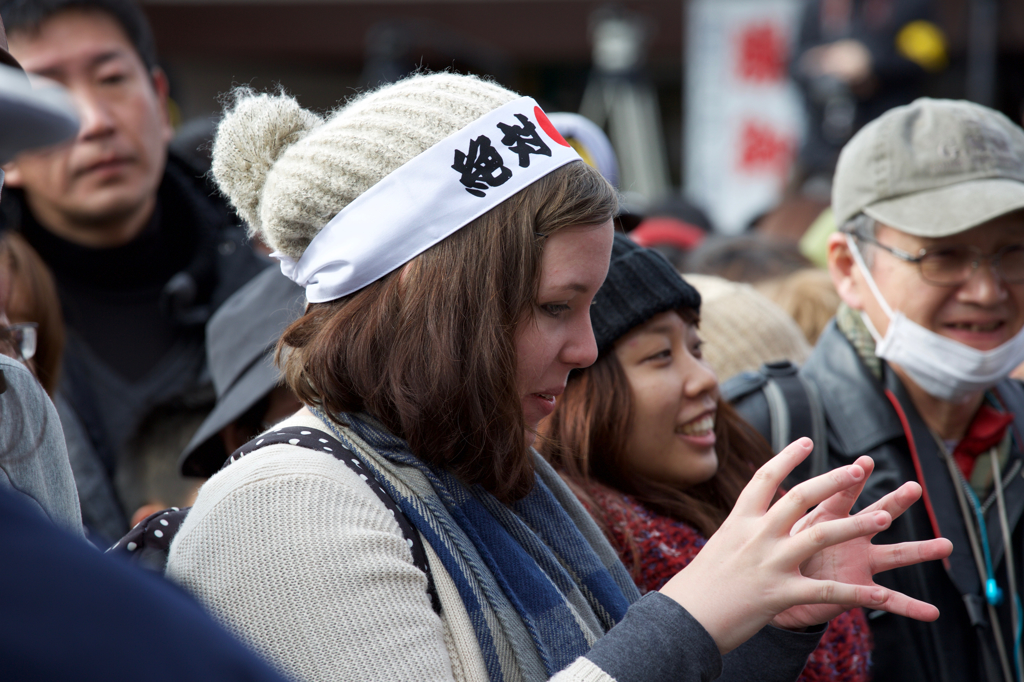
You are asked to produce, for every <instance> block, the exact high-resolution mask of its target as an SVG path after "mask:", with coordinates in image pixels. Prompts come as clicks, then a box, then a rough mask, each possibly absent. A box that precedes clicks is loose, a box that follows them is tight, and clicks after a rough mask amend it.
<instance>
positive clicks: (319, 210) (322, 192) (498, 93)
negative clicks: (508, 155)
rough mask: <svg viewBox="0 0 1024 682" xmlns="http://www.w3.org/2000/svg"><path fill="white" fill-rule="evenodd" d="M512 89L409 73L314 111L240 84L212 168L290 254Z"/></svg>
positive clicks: (267, 238)
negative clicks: (327, 110) (325, 112)
mask: <svg viewBox="0 0 1024 682" xmlns="http://www.w3.org/2000/svg"><path fill="white" fill-rule="evenodd" d="M518 97H519V95H517V94H516V93H514V92H512V91H510V90H506V89H505V88H503V87H501V86H499V85H496V84H494V83H491V82H488V81H484V80H481V79H480V78H477V77H475V76H462V75H456V74H451V73H436V74H430V75H415V76H411V77H409V78H406V79H404V80H401V81H398V82H396V83H391V84H388V85H384V86H382V87H381V88H379V89H377V90H374V91H371V92H369V93H366V94H364V95H361V96H359V97H357V98H355V99H353V100H351V101H350V102H348V103H347V104H345V105H344V106H342V107H341V108H339V109H337V110H336V111H335V112H333V113H332V114H331V115H330V116H328V117H327V118H326V119H323V118H321V117H319V116H317V115H316V114H314V113H312V112H310V111H306V110H305V109H303V108H302V107H300V106H299V104H298V102H296V101H295V99H294V98H293V97H290V96H288V95H285V94H278V95H269V94H257V93H255V92H253V91H251V90H248V89H244V88H242V89H239V90H237V91H236V92H235V102H234V105H233V106H232V107H231V108H230V109H229V110H228V111H227V113H226V114H225V116H224V119H223V120H222V121H221V123H220V125H219V126H218V128H217V136H216V138H215V140H214V146H213V168H212V170H213V176H214V179H215V180H216V181H217V184H218V185H219V187H220V189H221V191H223V192H224V194H225V195H227V197H228V198H229V199H230V201H231V204H232V206H234V207H235V210H236V211H238V214H239V215H240V216H241V217H242V218H243V219H244V220H245V221H246V222H247V223H248V224H249V226H250V230H251V231H252V232H254V233H257V234H258V235H259V236H260V238H261V239H262V240H263V241H264V242H265V243H266V244H267V245H268V246H270V247H271V248H273V249H274V250H276V251H280V252H282V253H284V254H286V255H287V256H290V257H292V258H295V259H298V258H300V257H301V256H302V253H303V251H305V249H306V247H307V246H308V245H309V243H310V242H311V241H312V240H313V237H315V236H316V235H317V233H318V232H319V231H320V230H321V229H322V228H323V226H324V225H326V224H327V223H328V222H329V221H330V220H331V218H333V217H334V216H335V215H336V214H337V213H338V212H340V211H341V210H342V209H343V208H345V207H346V206H348V205H349V204H350V203H352V201H354V200H355V199H356V197H358V196H359V195H361V194H363V193H364V192H365V191H366V190H368V189H370V188H371V187H373V186H374V185H376V184H377V183H378V182H380V181H381V180H383V179H384V178H385V177H386V176H387V175H389V174H390V173H391V172H393V171H395V170H397V169H398V168H399V167H400V166H402V165H404V164H405V163H406V162H408V161H410V160H412V159H413V158H415V157H416V156H419V155H420V154H421V153H423V152H425V151H426V150H428V149H430V148H431V147H432V146H434V145H435V144H437V143H438V142H440V141H441V140H444V139H445V138H447V137H448V136H449V135H452V134H454V133H456V132H458V131H459V130H461V129H462V128H465V127H466V126H467V125H469V124H470V123H472V122H473V121H475V120H477V119H478V118H480V117H482V116H484V115H486V114H488V113H490V112H491V111H493V110H495V109H497V108H498V107H500V106H502V105H504V104H507V103H508V102H511V101H512V100H515V99H517V98H518ZM367 228H368V229H369V228H372V225H368V226H367Z"/></svg>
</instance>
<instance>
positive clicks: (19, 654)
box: [0, 490, 283, 682]
mask: <svg viewBox="0 0 1024 682" xmlns="http://www.w3.org/2000/svg"><path fill="white" fill-rule="evenodd" d="M0 557H2V558H0V586H2V587H0V590H2V592H0V669H2V670H3V674H2V675H0V677H3V679H10V680H24V681H32V680H40V681H42V680H60V679H77V680H104V681H106V682H119V681H121V680H124V681H128V680H133V681H134V680H140V679H144V680H147V681H151V682H165V681H166V682H171V681H174V682H180V681H181V680H190V681H192V682H206V681H209V682H213V681H214V680H217V681H219V682H235V681H237V682H242V681H247V682H283V678H281V677H280V676H279V675H277V674H276V673H275V672H274V671H273V670H271V669H270V668H269V667H268V666H267V665H266V664H265V663H263V662H262V661H261V660H259V659H258V658H257V657H256V656H255V655H254V654H253V653H251V652H250V651H249V650H248V649H246V648H245V647H243V646H242V645H241V644H240V643H239V642H238V641H237V640H235V639H234V638H233V637H232V636H231V635H229V634H228V633H227V632H226V631H224V630H223V629H221V628H220V627H219V626H218V625H217V624H216V623H214V622H213V620H212V619H211V618H210V617H209V616H208V615H207V614H206V613H205V612H204V611H203V610H202V609H201V608H200V607H199V606H198V605H197V604H196V603H195V602H194V601H193V600H192V599H191V598H190V597H188V596H187V595H185V594H184V593H183V592H181V591H180V590H179V589H178V588H177V587H175V586H173V585H172V584H170V583H168V582H167V581H165V580H163V579H162V578H160V577H158V576H155V575H148V574H146V573H145V572H144V571H142V570H140V569H137V568H135V567H134V566H130V565H128V564H127V563H126V562H124V561H121V560H118V559H115V558H112V557H108V556H104V555H102V554H100V553H99V552H97V551H96V550H95V549H94V548H93V547H92V546H91V545H89V544H88V543H86V542H85V541H84V540H82V539H80V538H75V537H73V536H72V535H70V534H67V533H64V532H63V531H60V530H58V529H56V528H54V527H53V525H52V524H50V523H48V522H47V521H46V520H45V519H44V518H43V517H42V516H41V515H40V514H38V513H37V512H35V511H34V510H33V509H31V508H29V507H27V506H26V504H25V503H24V502H23V501H22V500H19V499H16V498H15V497H14V496H13V495H12V494H11V493H10V492H8V491H6V490H0Z"/></svg>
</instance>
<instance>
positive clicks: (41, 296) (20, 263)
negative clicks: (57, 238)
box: [0, 232, 65, 398]
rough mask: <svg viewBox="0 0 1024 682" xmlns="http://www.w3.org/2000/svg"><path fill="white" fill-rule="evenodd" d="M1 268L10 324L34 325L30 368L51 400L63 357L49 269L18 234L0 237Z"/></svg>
mask: <svg viewBox="0 0 1024 682" xmlns="http://www.w3.org/2000/svg"><path fill="white" fill-rule="evenodd" d="M0 259H2V260H3V263H2V265H0V267H5V268H7V271H8V273H9V285H10V291H9V295H8V299H7V301H6V306H7V311H6V312H7V317H8V318H9V319H10V320H11V322H35V323H37V324H38V325H39V329H38V332H37V334H36V354H35V357H33V358H32V359H31V360H30V361H29V363H28V364H29V366H30V368H31V369H32V370H33V372H34V373H35V375H36V377H37V378H38V379H39V382H40V383H41V384H42V385H43V388H45V389H46V392H47V393H48V394H49V395H50V397H51V398H52V397H53V395H54V393H55V391H56V390H57V382H58V380H59V379H60V367H61V358H62V356H63V354H64V337H65V333H64V315H63V312H62V311H61V305H60V297H59V296H58V295H57V285H56V283H55V282H54V279H53V274H52V273H51V272H50V269H49V268H48V267H47V266H46V264H45V263H44V262H43V259H42V258H40V257H39V254H37V253H36V252H35V249H33V248H32V247H31V246H29V243H28V242H27V241H25V238H24V237H22V236H21V235H20V234H18V233H17V232H6V233H4V235H3V236H2V237H0Z"/></svg>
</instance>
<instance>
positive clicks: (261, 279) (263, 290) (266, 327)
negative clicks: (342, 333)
mask: <svg viewBox="0 0 1024 682" xmlns="http://www.w3.org/2000/svg"><path fill="white" fill-rule="evenodd" d="M305 301H306V296H305V290H304V289H303V288H302V287H300V286H299V285H298V284H296V283H295V282H293V281H291V280H290V279H288V278H287V277H285V276H284V275H282V274H281V269H280V268H277V267H275V266H273V265H271V266H269V267H268V268H267V269H266V270H264V271H263V272H261V273H260V274H258V275H256V277H254V278H253V279H252V280H251V281H250V282H249V283H248V284H246V285H245V286H243V287H242V288H241V289H239V290H238V291H236V292H235V293H234V294H232V296H231V298H229V299H228V300H226V301H225V302H224V303H223V305H221V307H220V308H219V309H218V310H217V312H216V313H214V315H213V317H211V318H210V321H209V322H208V323H207V324H206V359H207V364H208V366H209V368H210V374H211V375H212V376H213V387H214V389H215V390H216V392H217V404H216V405H215V406H214V408H213V410H212V411H211V412H210V414H209V415H208V416H207V417H206V419H205V420H204V421H203V423H202V425H200V427H199V429H198V430H197V431H196V433H195V435H194V436H193V437H192V440H191V442H189V444H188V446H187V447H186V448H185V451H184V452H183V453H182V454H181V458H180V459H179V461H178V463H179V466H180V467H181V471H182V473H183V474H185V475H186V476H212V475H213V474H215V473H217V470H218V469H220V467H221V465H222V464H224V460H226V459H227V456H228V455H229V454H231V453H228V452H225V451H224V446H223V445H222V444H221V440H220V431H221V429H223V428H224V427H225V426H227V425H228V424H230V423H231V422H233V421H235V420H236V419H238V418H239V417H241V416H242V415H243V414H245V413H246V412H247V411H248V410H249V408H250V407H252V406H253V405H255V404H256V403H258V402H259V401H260V400H262V399H263V397H264V396H265V395H267V394H268V393H270V392H271V391H272V390H274V388H275V387H276V386H277V385H278V384H279V383H281V373H280V371H278V369H277V367H276V366H274V350H275V348H276V347H277V340H278V339H279V338H281V334H282V333H283V332H284V330H285V329H286V328H287V327H288V325H290V324H291V323H292V322H294V321H295V320H297V319H298V318H299V316H300V315H301V314H302V310H303V307H304V305H305Z"/></svg>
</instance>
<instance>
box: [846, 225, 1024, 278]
mask: <svg viewBox="0 0 1024 682" xmlns="http://www.w3.org/2000/svg"><path fill="white" fill-rule="evenodd" d="M854 236H855V237H856V238H857V239H859V240H861V241H864V242H867V243H869V244H873V245H875V246H877V247H878V248H880V249H882V250H883V251H888V252H889V253H891V254H892V255H894V256H896V257H897V258H899V259H900V260H903V261H906V262H908V263H913V264H914V265H916V266H917V268H918V270H920V272H921V278H922V279H924V281H926V282H929V283H930V284H937V285H939V286H943V287H955V286H960V285H961V284H964V283H965V282H967V281H968V280H969V279H970V278H971V277H973V276H974V271H975V270H977V269H978V268H980V267H981V264H982V262H984V261H990V262H991V263H992V272H993V274H995V275H998V276H999V277H1001V278H1002V280H1003V281H1004V282H1006V283H1007V284H1020V283H1021V282H1024V244H1010V245H1008V246H1004V247H1003V248H1001V249H999V250H998V251H996V252H995V253H991V254H983V253H982V252H981V251H980V250H979V249H977V248H976V247H974V246H941V247H937V248H934V249H921V250H920V251H918V252H917V255H916V256H915V255H913V254H910V253H907V252H906V251H903V250H902V249H897V248H895V247H892V246H887V245H885V244H882V243H881V242H879V241H877V240H876V239H874V238H872V237H868V236H867V235H863V234H854Z"/></svg>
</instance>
